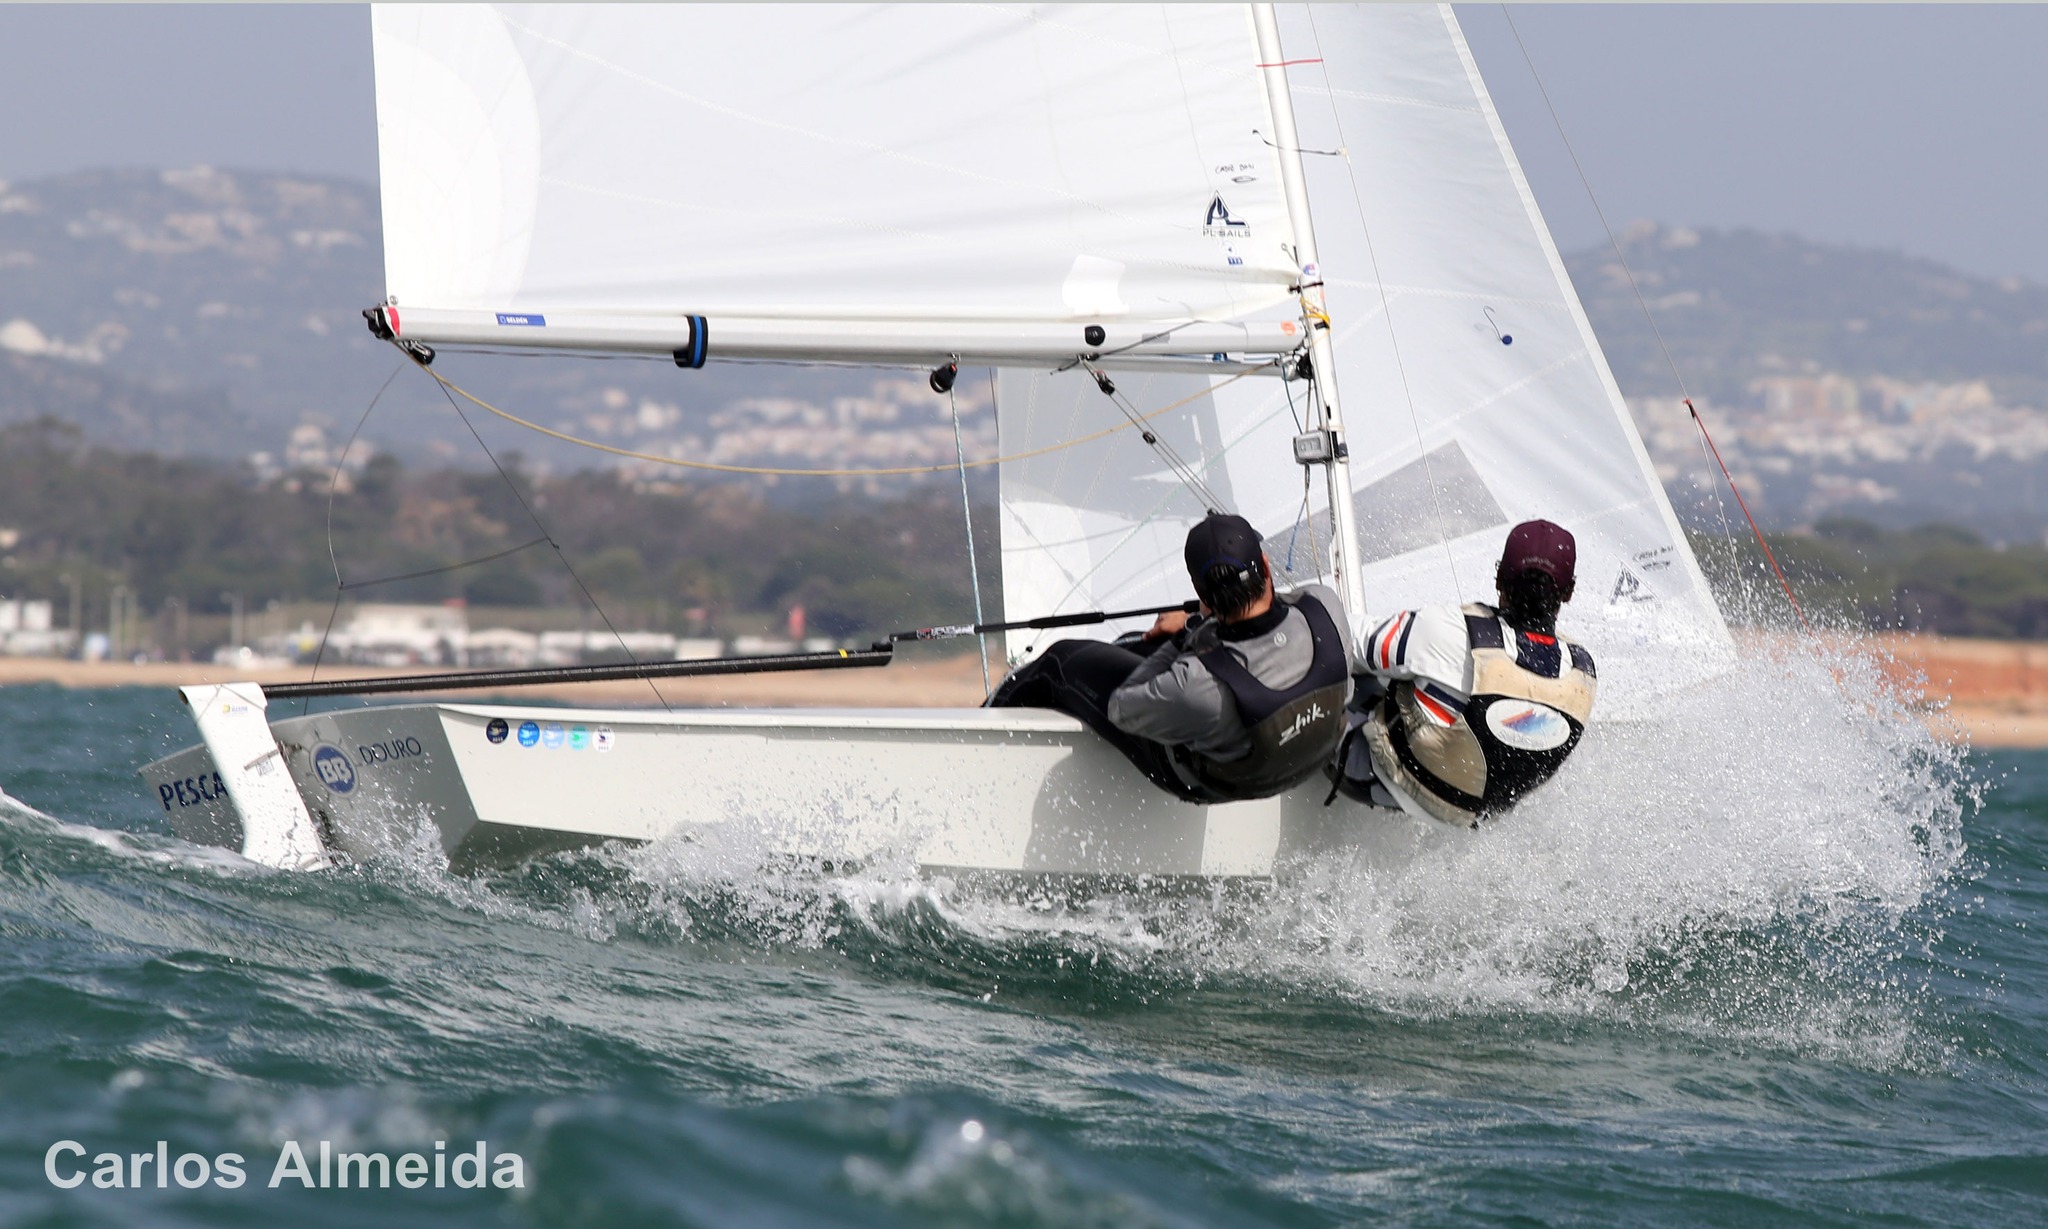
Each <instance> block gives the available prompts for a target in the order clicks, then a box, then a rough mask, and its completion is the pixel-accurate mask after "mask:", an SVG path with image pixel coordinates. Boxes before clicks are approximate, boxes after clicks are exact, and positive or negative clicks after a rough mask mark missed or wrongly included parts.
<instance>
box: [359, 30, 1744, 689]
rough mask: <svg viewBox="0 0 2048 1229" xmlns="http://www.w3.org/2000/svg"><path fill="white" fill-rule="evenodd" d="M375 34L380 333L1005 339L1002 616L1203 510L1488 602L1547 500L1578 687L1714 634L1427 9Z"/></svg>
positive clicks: (702, 346)
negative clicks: (1584, 664)
mask: <svg viewBox="0 0 2048 1229" xmlns="http://www.w3.org/2000/svg"><path fill="white" fill-rule="evenodd" d="M1276 16H1277V27H1276V25H1275V24H1274V21H1273V18H1274V17H1276ZM373 28H374V33H375V50H376V65H377V98H378V124H379V136H380V150H381V156H382V175H383V197H384V211H385V217H384V221H385V246H386V269H387V291H388V295H389V298H388V301H387V302H386V304H385V305H383V308H382V310H381V313H380V314H379V316H378V320H379V323H380V324H381V325H382V326H383V327H386V328H388V329H389V330H391V331H392V332H394V333H396V334H397V335H399V336H400V337H401V338H409V339H414V340H423V341H427V342H431V343H435V344H446V343H465V342H466V343H488V344H490V345H494V346H527V347H556V348H568V349H599V350H614V351H620V350H622V351H641V352H649V353H657V354H672V355H673V356H674V357H675V359H676V361H677V362H678V363H680V364H683V365H685V366H694V365H699V364H701V363H702V362H704V361H706V360H707V359H708V360H711V361H717V360H719V359H722V358H742V359H745V358H784V359H792V360H803V361H832V360H838V361H849V360H850V361H865V362H890V363H917V364H920V365H933V364H939V363H944V362H947V361H950V360H954V359H957V360H959V361H960V362H962V363H963V364H974V363H988V364H991V365H995V366H997V367H998V368H1000V370H1001V373H1002V374H1001V375H1000V377H999V381H998V385H999V387H998V398H997V403H998V404H997V411H998V417H999V422H1000V428H1001V436H1002V447H1003V451H1004V453H1005V454H1006V455H1017V454H1031V455H1029V456H1026V457H1022V458H1021V459H1018V460H1015V461H1012V462H1009V463H1006V464H1005V465H1004V466H1003V471H1002V503H1003V513H1002V539H1003V557H1004V569H1003V571H1004V576H1003V592H1004V597H1005V604H1006V608H1007V610H1008V612H1009V613H1011V614H1012V615H1022V616H1030V615H1041V614H1054V613H1065V612H1072V611H1079V610H1089V609H1101V608H1117V607H1129V606H1142V605H1147V604H1153V603H1163V602H1167V601H1173V600H1178V599H1179V598H1181V597H1183V596H1185V592H1186V581H1185V577H1184V576H1183V575H1182V574H1181V573H1180V568H1179V544H1180V540H1181V537H1182V535H1183V533H1184V531H1185V528H1186V526H1187V525H1188V524H1189V523H1190V522H1192V521H1193V520H1195V519H1197V518H1199V517H1200V516H1201V515H1202V514H1203V512H1204V511H1205V510H1207V508H1209V507H1216V506H1221V507H1228V508H1229V509H1230V510H1232V511H1236V512H1239V513H1242V514H1243V515H1245V516H1247V517H1248V518H1250V519H1251V520H1252V521H1253V523H1254V524H1256V525H1258V526H1259V527H1260V528H1261V529H1262V530H1263V531H1264V532H1265V533H1266V535H1267V538H1268V542H1269V547H1270V552H1271V553H1272V555H1273V556H1274V558H1275V561H1276V563H1278V564H1280V566H1281V568H1282V570H1283V571H1285V572H1286V573H1287V574H1288V576H1289V577H1291V578H1294V579H1306V578H1313V577H1315V576H1318V575H1322V576H1325V577H1328V576H1329V574H1330V572H1331V569H1332V567H1333V564H1334V563H1335V559H1334V557H1333V556H1334V554H1335V553H1336V552H1335V551H1334V547H1336V546H1338V545H1341V546H1342V548H1343V549H1342V551H1341V554H1342V555H1343V556H1344V557H1345V560H1346V564H1347V566H1349V567H1351V568H1352V570H1353V571H1354V573H1356V574H1357V575H1358V577H1359V578H1360V579H1361V580H1362V591H1363V594H1364V595H1365V601H1366V602H1367V603H1369V604H1370V606H1371V607H1372V609H1371V610H1353V611H1351V612H1350V613H1351V616H1352V620H1353V623H1354V625H1358V626H1362V625H1363V624H1364V623H1365V622H1366V621H1367V620H1368V619H1369V618H1370V617H1372V616H1374V615H1377V614H1382V613H1385V612H1387V611H1390V610H1393V609H1397V608H1401V607H1406V606H1413V605H1418V604H1422V603H1427V602H1436V601H1450V600H1457V599H1462V600H1471V599H1475V598H1486V597H1488V596H1490V595H1491V591H1492V578H1491V566H1492V559H1493V555H1494V553H1495V552H1496V551H1497V550H1498V549H1499V543H1500V540H1501V537H1502V535H1503V534H1504V532H1505V530H1506V528H1507V526H1508V525H1510V524H1511V523H1513V522H1514V521H1516V520H1520V519H1524V518H1528V517H1537V516H1541V517H1547V518H1549V519H1552V520H1556V521H1559V522H1561V523H1563V524H1565V525H1567V526H1569V527H1570V528H1571V529H1572V530H1573V531H1574V532H1575V533H1576V534H1577V535H1578V539H1579V543H1580V569H1579V573H1580V582H1579V591H1578V596H1577V597H1576V599H1575V600H1574V601H1573V603H1572V605H1571V606H1570V607H1568V609H1567V616H1566V618H1567V625H1568V626H1569V627H1570V628H1571V629H1572V630H1573V631H1574V632H1575V634H1577V635H1578V636H1579V637H1580V638H1582V639H1584V640H1586V641H1587V642H1588V643H1589V644H1591V645H1593V646H1594V647H1595V650H1596V652H1597V653H1598V654H1599V655H1600V659H1601V662H1602V664H1603V667H1604V669H1603V675H1604V676H1605V687H1606V691H1605V695H1604V697H1603V711H1606V712H1610V713H1613V712H1622V711H1627V710H1629V709H1630V708H1632V707H1640V706H1641V705H1642V704H1644V703H1647V702H1649V701H1650V700H1652V699H1654V698H1655V696H1656V695H1658V694H1661V693H1662V692H1663V691H1665V690H1668V689H1669V688H1671V687H1675V686H1679V685H1683V684H1685V683H1687V682H1690V681H1693V680H1696V679H1698V678H1701V677H1704V676H1705V675H1706V674H1707V673H1709V672H1711V671H1712V670H1714V669H1716V668H1718V666H1719V665H1720V663H1722V662H1723V661H1725V660H1726V659H1727V657H1728V653H1729V643H1728V638H1727V632H1726V630H1725V627H1724V626H1723V624H1722V622H1721V620H1720V617H1719V614H1718V612H1717V611H1716V609H1715V607H1714V603H1713V599H1712V598H1711V596H1710V595H1709V593H1708V591H1707V587H1706V584H1705V582H1704V580H1703V579H1702V577H1701V575H1700V572H1699V568H1698V565H1697V563H1696V562H1695V560H1694V559H1693V556H1692V552H1691V551H1690V549H1688V547H1687V545H1686V542H1685V539H1684V536H1683V534H1682V532H1681V531H1680V529H1679V527H1678V524H1677V522H1676V520H1675V518H1674V517H1673V516H1672V513H1671V510H1670V507H1669V505H1668V503H1667V502H1666V501H1665V499H1664V496H1663V493H1662V491H1661V489H1660V487H1659V485H1658V482H1657V479H1656V477H1655V475H1654V473H1653V471H1652V470H1651V468H1650V465H1649V462H1648V459H1647V457H1646V455H1645V454H1644V452H1643V449H1642V446H1641V443H1640V441H1639V440H1638V439H1637V437H1636V434H1635V431H1634V429H1633V427H1632V426H1631V424H1630V422H1629V419H1628V414H1627V410H1626V408H1625V406H1624V405H1623V403H1622V401H1621V398H1620V395H1619V392H1618V391H1617V389H1616V387H1615V385H1614V381H1613V379H1612V377H1611V375H1610V374H1609V373H1608V370H1607V366H1606V363H1605V361H1604V359H1603V358H1602V357H1601V355H1600V351H1599V348H1598V345H1597V343H1596V342H1595V340H1594V337H1593V334H1592V331H1591V329H1590V327H1589V326H1588V325H1587V322H1586V319H1585V315H1584V313H1583V311H1582V310H1581V308H1580V306H1579V303H1578V299H1577V296H1576V295H1575V294H1574V292H1573V290H1572V287H1571V284H1570V282H1569V281H1568V279H1567V278H1566V276H1565V273H1564V270H1563V266H1562V264H1561V262H1560V261H1559V260H1558V257H1557V253H1556V251H1555V249H1554V247H1553V245H1552V243H1551V240H1550V237H1549V234H1548V232H1547V231H1546V229H1545V227H1544V225H1543V222H1542V219H1541V217H1540V216H1539V214H1538V212H1537V209H1536V205H1535V202H1534V200H1533V198H1532V197H1531V196H1530V193H1529V191H1528V187H1527V185H1526V183H1525V182H1524V181H1523V179H1522V175H1521V172H1520V169H1519V167H1518V165H1517V164H1516V161H1515V158H1514V155H1513V152H1512V151H1511V150H1510V149H1509V147H1508V144H1507V141H1506V137H1505V134H1504V133H1503V131H1502V129H1501V127H1500V124H1499V121H1498V119H1497V118H1496V117H1495V115H1494V113H1493V109H1492V105H1491V102H1490V101H1489V99H1488V97H1487V95H1486V91H1485V88H1484V86H1483V85H1482V84H1481V83H1480V80H1479V77H1478V74H1477V72H1476V70H1475V69H1474V66H1473V64H1472V60H1471V56H1470V54H1469V52H1468V51H1467V50H1466V48H1465V45H1464V42H1463V39H1462V37H1461V36H1460V34H1459V32H1458V29H1457V24H1456V21H1455V19H1454V18H1453V17H1452V15H1451V13H1450V11H1449V10H1448V8H1444V9H1439V8H1436V7H1423V6H1413V7H1410V6H1386V5H1359V6H1323V5H1288V6H1275V11H1274V12H1273V13H1271V14H1269V13H1267V12H1265V11H1263V9H1262V7H1261V6H1237V5H1164V6H1152V5H1144V6H1140V5H1075V6H1033V7H1024V8H1015V7H997V6H993V5H987V6H983V5H904V6H889V5H698V4H690V5H673V6H655V5H645V6H643V5H620V6H608V5H537V6H519V5H502V6H486V5H422V6H401V5H393V6H379V7H378V8H377V9H376V10H375V16H374V21H373ZM1276 41H1277V43H1278V47H1277V48H1276V47H1275V46H1274V44H1275V42H1276ZM1262 48H1263V49H1262ZM1275 74H1284V81H1285V84H1286V86H1288V87H1290V89H1291V103H1288V102H1287V101H1286V100H1287V97H1288V94H1289V89H1276V88H1274V87H1275V85H1276V82H1275ZM1276 108H1279V110H1278V111H1276ZM1282 112H1284V114H1283V113H1282ZM1290 128H1291V129H1292V130H1294V133H1295V135H1294V136H1293V138H1292V142H1291V146H1290V147H1285V148H1283V147H1282V145H1281V143H1282V142H1283V141H1284V140H1286V133H1287V132H1288V131H1289V130H1290ZM1295 161H1298V163H1299V166H1300V168H1301V171H1302V178H1303V184H1302V188H1301V190H1300V191H1295V192H1290V191H1289V190H1288V189H1287V188H1286V187H1285V186H1284V185H1283V179H1284V175H1283V172H1286V171H1288V170H1289V169H1290V168H1289V163H1290V162H1295ZM1304 198H1305V199H1304ZM1304 219H1312V225H1311V226H1310V227H1309V229H1312V232H1313V239H1314V241H1315V243H1316V244H1317V245H1319V247H1320V252H1319V270H1316V271H1314V272H1315V273H1316V274H1317V275H1318V276H1320V278H1321V281H1322V283H1323V286H1322V291H1321V293H1322V294H1323V295H1324V296H1326V299H1327V308H1328V313H1329V319H1330V331H1329V336H1330V338H1331V339H1332V341H1333V350H1334V367H1335V372H1334V373H1332V372H1325V373H1323V374H1324V376H1325V378H1324V379H1323V380H1321V381H1319V382H1318V383H1319V384H1320V385H1321V386H1322V387H1323V388H1327V386H1328V383H1329V379H1330V378H1331V377H1333V376H1337V375H1340V376H1341V380H1342V383H1343V398H1344V401H1343V409H1344V417H1345V423H1346V425H1347V427H1348V434H1347V435H1346V437H1345V442H1346V443H1347V444H1348V446H1349V450H1350V477H1349V494H1350V503H1349V506H1348V508H1347V509H1346V510H1347V516H1344V517H1339V518H1336V519H1335V521H1334V522H1333V518H1332V516H1331V508H1330V499H1329V497H1328V495H1327V493H1326V490H1325V484H1324V483H1323V482H1322V481H1320V479H1321V477H1322V475H1323V473H1324V471H1323V470H1321V469H1320V468H1318V469H1313V470H1305V469H1304V468H1303V467H1302V466H1301V465H1300V464H1298V463H1297V461H1296V459H1295V453H1294V444H1295V440H1296V437H1297V436H1300V435H1303V434H1304V433H1306V432H1309V431H1310V430H1311V429H1313V428H1314V427H1316V426H1317V424H1318V421H1319V420H1318V417H1317V415H1318V414H1319V413H1320V407H1317V406H1315V405H1313V404H1312V398H1313V396H1314V391H1313V390H1312V385H1311V382H1310V381H1306V380H1302V379H1287V380H1282V379H1278V378H1276V374H1277V368H1276V367H1275V366H1274V360H1275V359H1277V358H1280V357H1282V356H1287V355H1290V354H1292V353H1294V352H1296V351H1298V350H1299V349H1300V348H1301V343H1302V341H1303V338H1304V336H1305V335H1306V331H1307V325H1306V323H1305V320H1306V315H1305V310H1304V308H1305V306H1306V307H1308V308H1313V306H1314V295H1315V293H1316V292H1315V290H1314V288H1313V287H1311V288H1310V290H1309V299H1308V301H1307V303H1306V304H1304V302H1303V300H1302V299H1301V297H1300V296H1299V295H1298V293H1297V289H1296V287H1297V286H1298V285H1299V284H1300V283H1302V282H1303V281H1304V270H1303V268H1302V267H1301V256H1302V254H1303V252H1304V250H1305V249H1304V246H1303V245H1304V244H1305V242H1306V241H1307V240H1308V239H1309V238H1310V236H1309V234H1307V233H1302V232H1303V220H1304ZM1311 280H1312V279H1311ZM1091 368H1096V369H1102V370H1103V374H1104V375H1113V377H1114V382H1115V385H1116V388H1117V395H1116V399H1115V400H1112V399H1111V398H1109V397H1106V396H1105V395H1104V394H1103V392H1102V391H1101V388H1100V386H1099V385H1098V382H1097V372H1096V371H1095V370H1091ZM1169 407H1170V408H1169ZM1133 417H1144V423H1143V427H1142V429H1140V428H1139V427H1134V426H1130V425H1129V420H1130V419H1131V418H1133ZM1120 424H1122V425H1124V426H1125V427H1126V429H1123V430H1120V431H1116V432H1114V433H1110V434H1101V433H1102V432H1104V431H1105V430H1107V429H1108V428H1112V427H1117V426H1119V425H1120ZM1148 434H1149V435H1150V436H1151V437H1152V438H1151V440H1150V441H1148V440H1147V439H1146V438H1144V437H1145V436H1146V435H1148ZM1091 437H1097V438H1091ZM1076 440H1086V441H1087V442H1086V443H1085V444H1084V445H1077V446H1066V445H1071V444H1072V443H1073V441H1076ZM1176 459H1184V460H1185V461H1186V462H1187V463H1188V464H1189V465H1190V466H1191V467H1192V468H1193V469H1194V470H1195V471H1196V473H1197V477H1198V481H1197V482H1194V483H1190V482H1188V481H1186V480H1185V478H1186V475H1185V473H1183V472H1182V471H1181V468H1180V467H1179V466H1178V465H1177V463H1176ZM1339 473H1340V476H1341V471H1339ZM1309 475H1313V477H1314V478H1315V479H1316V480H1311V478H1310V477H1309ZM1346 521H1351V522H1354V523H1355V525H1356V534H1355V540H1351V541H1347V542H1345V543H1342V544H1336V543H1333V537H1334V535H1336V534H1337V533H1339V532H1341V531H1342V530H1343V529H1344V528H1345V522H1346ZM1347 536H1350V535H1347ZM1354 591H1356V590H1354ZM1112 630H1114V629H1112ZM1031 647H1032V646H1031V645H1030V644H1029V643H1023V642H1018V643H1013V644H1012V645H1011V646H1010V648H1011V649H1012V651H1013V652H1021V651H1029V649H1030V648H1031Z"/></svg>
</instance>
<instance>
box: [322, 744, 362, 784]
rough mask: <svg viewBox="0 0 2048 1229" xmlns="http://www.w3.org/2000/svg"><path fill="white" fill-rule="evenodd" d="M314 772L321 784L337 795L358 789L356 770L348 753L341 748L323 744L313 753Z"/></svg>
mask: <svg viewBox="0 0 2048 1229" xmlns="http://www.w3.org/2000/svg"><path fill="white" fill-rule="evenodd" d="M313 771H314V772H315V773H317V774H318V775H319V777H320V784H322V785H325V786H326V787H327V788H328V789H330V790H333V791H334V792H335V793H337V794H346V793H348V792H349V791H350V790H352V789H354V788H355V787H356V768H355V765H353V764H351V763H349V762H348V753H347V752H346V751H343V750H342V749H341V748H339V747H330V746H328V745H327V744H326V743H321V744H320V746H319V747H317V748H315V749H314V751H313Z"/></svg>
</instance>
